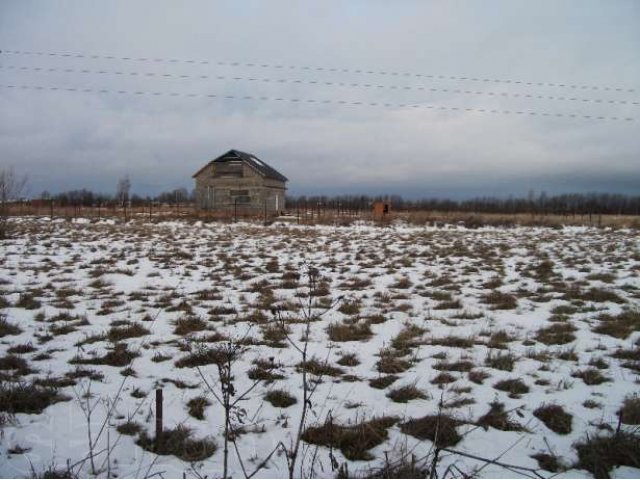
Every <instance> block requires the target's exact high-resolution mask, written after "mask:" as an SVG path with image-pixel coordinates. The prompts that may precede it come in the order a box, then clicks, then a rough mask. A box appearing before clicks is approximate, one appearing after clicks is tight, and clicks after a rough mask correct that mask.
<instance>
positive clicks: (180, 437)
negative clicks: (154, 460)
mask: <svg viewBox="0 0 640 480" xmlns="http://www.w3.org/2000/svg"><path fill="white" fill-rule="evenodd" d="M136 443H137V444H138V445H139V446H140V447H142V448H143V449H144V450H147V451H149V452H152V453H155V454H157V455H174V456H176V457H178V458H179V459H181V460H184V461H185V462H199V461H201V460H204V459H206V458H209V457H210V456H211V455H213V454H214V452H215V451H216V444H215V443H214V441H213V440H212V439H210V438H203V439H200V440H195V439H193V438H191V430H190V429H188V428H186V427H184V426H182V425H179V426H178V427H177V428H174V429H169V430H164V431H163V432H162V433H161V434H160V438H158V439H156V438H155V437H149V436H148V435H147V433H146V432H142V434H140V437H139V438H138V440H136Z"/></svg>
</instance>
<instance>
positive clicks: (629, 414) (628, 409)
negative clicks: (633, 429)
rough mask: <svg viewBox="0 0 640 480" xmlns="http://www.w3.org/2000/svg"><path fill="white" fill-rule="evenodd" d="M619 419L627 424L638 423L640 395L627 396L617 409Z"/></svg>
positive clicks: (639, 419) (639, 422)
mask: <svg viewBox="0 0 640 480" xmlns="http://www.w3.org/2000/svg"><path fill="white" fill-rule="evenodd" d="M618 415H620V421H621V422H622V423H625V424H627V425H640V397H636V396H633V397H627V398H625V399H624V402H623V403H622V407H620V410H618Z"/></svg>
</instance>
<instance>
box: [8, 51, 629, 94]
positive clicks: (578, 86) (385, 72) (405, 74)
mask: <svg viewBox="0 0 640 480" xmlns="http://www.w3.org/2000/svg"><path fill="white" fill-rule="evenodd" d="M0 53H6V54H10V55H35V56H45V57H65V58H87V59H92V60H123V61H131V62H150V63H186V64H191V65H217V66H226V67H249V68H275V69H286V70H303V71H316V72H331V73H356V74H365V75H387V76H392V77H416V78H427V79H430V80H456V81H468V82H484V83H504V84H510V85H525V86H530V87H531V86H534V87H554V88H570V89H574V90H603V91H615V92H626V93H634V92H635V89H633V88H622V87H610V86H600V85H587V84H582V85H581V84H576V83H554V82H530V81H524V80H513V79H500V78H487V77H476V76H465V77H462V76H455V75H442V74H424V73H412V72H398V71H388V70H363V69H355V68H336V67H322V66H305V65H284V64H277V63H253V62H238V61H233V62H224V61H210V60H189V59H179V58H163V57H133V56H131V57H122V56H117V55H96V54H82V53H61V52H49V51H34V52H32V51H26V50H1V51H0Z"/></svg>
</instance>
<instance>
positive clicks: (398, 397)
mask: <svg viewBox="0 0 640 480" xmlns="http://www.w3.org/2000/svg"><path fill="white" fill-rule="evenodd" d="M387 398H390V399H391V400H393V401H394V402H396V403H407V402H409V401H411V400H418V399H420V400H424V399H426V398H427V396H426V395H425V393H424V392H423V391H422V390H420V389H419V388H418V387H416V386H415V385H414V384H412V385H404V386H402V387H396V388H393V389H391V390H390V391H389V392H388V393H387Z"/></svg>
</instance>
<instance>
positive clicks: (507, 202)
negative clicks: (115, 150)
mask: <svg viewBox="0 0 640 480" xmlns="http://www.w3.org/2000/svg"><path fill="white" fill-rule="evenodd" d="M129 190H130V183H128V180H126V179H125V180H121V181H120V182H119V183H118V188H117V189H116V192H115V193H114V194H111V195H110V194H104V193H96V192H93V191H91V190H88V189H85V188H83V189H80V190H68V191H65V192H60V193H56V194H50V193H49V192H46V191H45V192H43V193H42V195H41V198H42V199H43V200H53V201H54V203H55V204H56V205H59V206H84V207H90V206H97V205H113V204H117V205H128V206H133V207H135V206H142V205H148V204H149V203H150V202H153V203H159V204H169V205H175V204H185V203H193V202H194V201H195V192H194V191H191V192H189V191H188V190H187V189H186V188H175V189H172V190H168V191H165V192H162V193H159V194H156V195H146V196H141V195H138V194H135V193H130V191H129ZM376 201H384V202H388V203H390V204H391V207H392V209H393V210H395V211H420V210H432V211H433V210H437V211H441V212H468V213H511V214H531V215H549V214H555V215H605V214H615V215H640V195H638V196H629V195H622V194H612V193H568V194H560V195H548V194H546V193H545V192H541V193H538V194H535V193H534V192H529V194H528V195H527V196H526V197H507V198H500V197H477V198H472V199H467V200H451V199H443V198H421V199H406V198H403V197H402V196H400V195H377V196H370V195H334V196H326V195H316V196H305V195H301V196H287V209H288V210H296V209H305V208H306V209H314V210H342V211H345V212H346V211H350V212H364V211H368V210H370V209H371V205H372V204H373V203H374V202H376Z"/></svg>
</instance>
